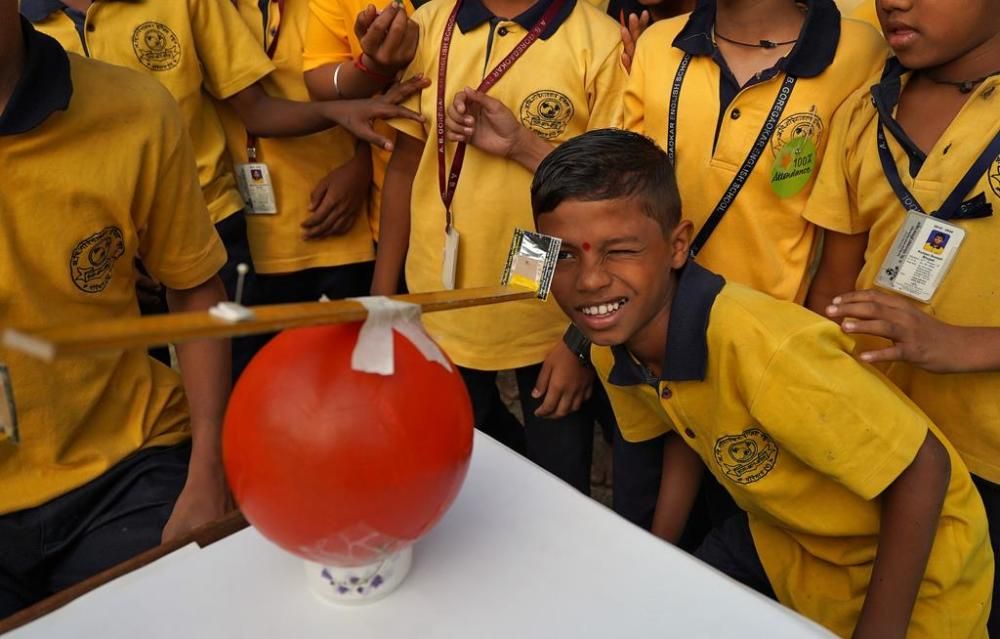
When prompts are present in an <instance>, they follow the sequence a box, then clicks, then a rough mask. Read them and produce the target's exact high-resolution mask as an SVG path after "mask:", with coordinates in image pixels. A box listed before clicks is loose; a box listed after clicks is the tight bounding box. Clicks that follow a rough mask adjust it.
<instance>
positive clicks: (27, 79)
mask: <svg viewBox="0 0 1000 639" xmlns="http://www.w3.org/2000/svg"><path fill="white" fill-rule="evenodd" d="M21 34H22V35H23V36H24V47H25V50H24V68H23V69H22V70H21V78H20V79H19V80H18V81H17V86H15V87H14V93H13V95H11V97H10V101H9V102H8V103H7V107H6V108H5V109H4V111H3V113H0V135H18V134H21V133H27V132H28V131H31V130H32V129H34V128H36V127H37V126H39V125H40V124H42V122H44V121H45V120H46V119H48V117H49V116H50V115H52V114H53V113H55V112H56V111H65V110H66V108H67V107H68V106H69V100H70V98H71V97H72V95H73V79H72V78H71V77H70V70H69V57H67V55H66V52H65V51H64V50H63V48H62V47H61V46H60V45H59V43H58V42H56V41H55V40H53V39H52V38H50V37H49V36H47V35H43V34H41V33H38V32H37V31H35V28H34V27H32V26H31V23H30V22H28V21H27V20H25V19H24V18H21Z"/></svg>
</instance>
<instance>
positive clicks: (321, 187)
mask: <svg viewBox="0 0 1000 639" xmlns="http://www.w3.org/2000/svg"><path fill="white" fill-rule="evenodd" d="M326 188H327V178H326V177H324V178H323V179H322V180H320V181H319V184H317V185H316V188H314V189H313V190H312V193H310V194H309V210H310V211H315V210H316V207H317V206H319V203H320V202H321V201H322V200H323V196H324V195H326ZM310 217H311V216H310ZM303 226H305V223H303Z"/></svg>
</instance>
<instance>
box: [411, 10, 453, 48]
mask: <svg viewBox="0 0 1000 639" xmlns="http://www.w3.org/2000/svg"><path fill="white" fill-rule="evenodd" d="M454 8H455V0H430V2H425V3H424V4H422V5H420V6H419V7H417V9H416V11H414V12H413V15H412V16H411V18H412V19H413V21H414V22H416V23H417V24H418V25H420V28H421V29H422V30H430V29H438V30H442V31H443V30H444V25H445V22H447V21H448V16H449V15H451V11H452V9H454ZM420 44H421V45H424V44H427V43H425V42H423V41H421V42H420ZM436 45H437V43H435V46H436Z"/></svg>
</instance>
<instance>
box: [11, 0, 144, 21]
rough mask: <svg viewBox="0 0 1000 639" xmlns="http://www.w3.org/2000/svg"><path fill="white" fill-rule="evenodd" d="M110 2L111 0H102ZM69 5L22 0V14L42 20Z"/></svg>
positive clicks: (55, 0) (129, 0)
mask: <svg viewBox="0 0 1000 639" xmlns="http://www.w3.org/2000/svg"><path fill="white" fill-rule="evenodd" d="M100 1H101V2H108V1H109V0H100ZM114 1H116V2H140V1H141V0H114ZM66 9H68V7H67V6H66V5H65V4H63V3H62V2H60V0H21V15H22V16H24V17H25V18H27V19H28V20H31V21H32V22H41V21H42V20H44V19H45V18H48V17H49V16H50V15H52V14H53V13H55V12H56V11H65V10H66Z"/></svg>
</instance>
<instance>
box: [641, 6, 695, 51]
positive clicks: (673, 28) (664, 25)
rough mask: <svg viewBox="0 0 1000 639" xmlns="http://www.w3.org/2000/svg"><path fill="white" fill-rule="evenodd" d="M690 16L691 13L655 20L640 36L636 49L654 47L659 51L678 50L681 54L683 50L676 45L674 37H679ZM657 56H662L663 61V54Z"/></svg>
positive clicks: (642, 49)
mask: <svg viewBox="0 0 1000 639" xmlns="http://www.w3.org/2000/svg"><path fill="white" fill-rule="evenodd" d="M689 16H690V14H684V15H680V16H675V17H673V18H668V19H666V20H658V21H656V22H654V23H653V24H652V25H650V26H649V28H648V29H646V30H645V31H643V32H642V35H641V36H639V41H638V42H637V43H636V50H637V51H640V52H645V51H646V50H648V49H651V48H654V49H656V50H657V51H664V52H676V53H677V55H678V56H680V55H681V50H680V49H677V48H676V47H674V39H676V38H677V36H678V34H680V32H681V30H682V29H683V28H684V25H686V24H687V22H688V17H689ZM637 57H638V53H637ZM657 58H660V59H661V61H662V58H663V55H662V54H660V55H657Z"/></svg>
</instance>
